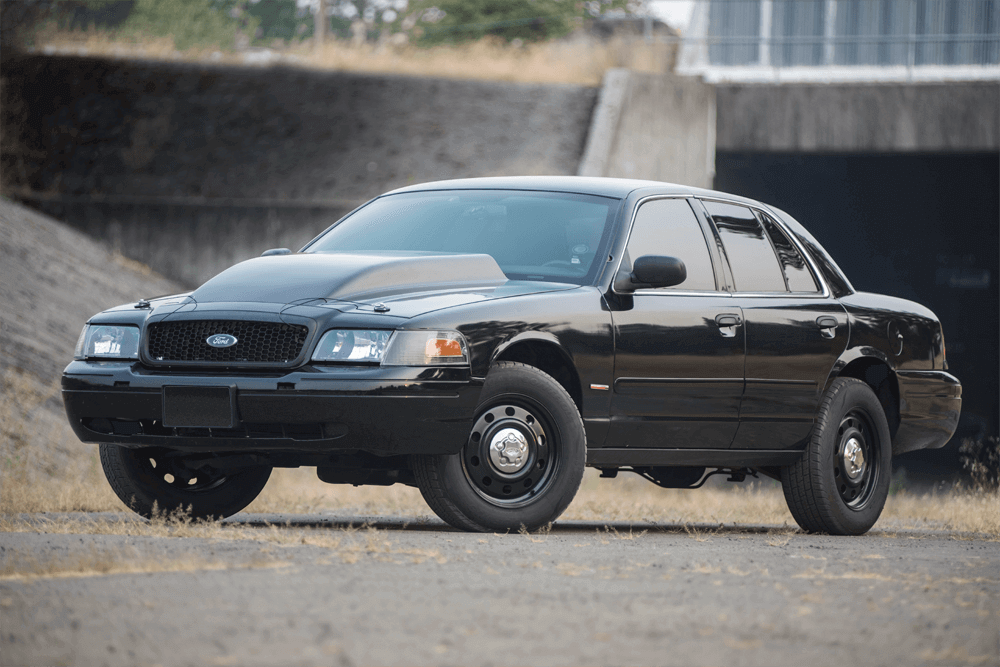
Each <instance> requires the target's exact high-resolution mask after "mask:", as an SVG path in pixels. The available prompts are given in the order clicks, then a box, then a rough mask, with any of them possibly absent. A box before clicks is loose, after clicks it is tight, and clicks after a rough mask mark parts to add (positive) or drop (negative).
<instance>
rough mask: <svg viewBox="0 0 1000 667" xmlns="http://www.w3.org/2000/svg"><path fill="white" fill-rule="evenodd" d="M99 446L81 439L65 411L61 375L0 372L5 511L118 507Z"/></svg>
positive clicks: (0, 472)
mask: <svg viewBox="0 0 1000 667" xmlns="http://www.w3.org/2000/svg"><path fill="white" fill-rule="evenodd" d="M121 507H122V505H121V503H120V502H119V501H118V498H117V496H115V494H114V493H113V492H112V491H111V487H109V486H108V484H107V482H106V481H105V480H104V474H103V472H102V471H101V466H100V461H99V459H98V455H97V446H96V445H84V444H82V443H80V441H79V440H77V437H76V434H75V433H73V431H72V429H70V427H69V424H68V423H67V421H66V416H65V414H63V412H62V399H61V397H60V395H59V384H58V380H53V381H52V382H51V383H49V384H44V383H42V382H41V381H40V380H38V379H37V378H36V377H35V376H33V375H29V374H27V373H22V372H20V371H17V370H14V369H12V368H5V369H3V371H2V373H0V514H7V513H13V512H68V511H113V510H120V509H121Z"/></svg>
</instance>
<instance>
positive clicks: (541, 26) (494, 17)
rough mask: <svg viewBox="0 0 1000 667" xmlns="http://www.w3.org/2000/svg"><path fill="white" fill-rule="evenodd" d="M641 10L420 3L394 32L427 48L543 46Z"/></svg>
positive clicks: (495, 0)
mask: <svg viewBox="0 0 1000 667" xmlns="http://www.w3.org/2000/svg"><path fill="white" fill-rule="evenodd" d="M641 7H642V3H641V2H638V1H637V0H592V1H590V2H579V1H576V0H416V1H415V2H411V3H409V7H408V8H407V9H406V10H405V11H404V12H402V14H401V16H400V17H399V18H398V19H397V21H396V22H395V24H394V27H395V28H397V29H398V30H402V31H404V32H409V33H412V34H413V36H414V37H415V38H416V39H417V41H418V43H421V44H425V45H431V44H439V43H442V42H451V43H458V42H466V41H472V40H477V39H481V38H483V37H485V36H486V35H493V36H496V37H500V38H501V39H504V40H506V41H508V42H510V41H513V40H515V39H520V40H523V41H543V40H547V39H553V38H556V37H562V36H563V35H566V34H567V33H569V32H570V31H572V30H573V29H574V28H575V27H577V26H578V25H580V24H581V23H582V22H583V20H584V19H586V18H596V17H598V16H601V15H606V14H609V13H619V14H623V15H624V14H629V13H636V12H638V11H639V10H640V9H641Z"/></svg>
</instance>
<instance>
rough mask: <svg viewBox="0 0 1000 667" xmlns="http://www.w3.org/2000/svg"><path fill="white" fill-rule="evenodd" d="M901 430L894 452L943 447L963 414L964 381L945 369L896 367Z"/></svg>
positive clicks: (898, 432)
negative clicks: (897, 369)
mask: <svg viewBox="0 0 1000 667" xmlns="http://www.w3.org/2000/svg"><path fill="white" fill-rule="evenodd" d="M896 379H897V380H898V382H899V430H898V431H897V432H896V436H895V437H894V438H893V439H892V453H893V455H896V454H903V453H905V452H912V451H915V450H918V449H937V448H939V447H944V446H945V445H946V444H948V441H949V440H951V436H953V435H955V429H957V428H958V418H959V416H960V415H961V414H962V384H961V383H960V382H959V381H958V378H956V377H955V376H954V375H951V374H949V373H945V372H944V371H896Z"/></svg>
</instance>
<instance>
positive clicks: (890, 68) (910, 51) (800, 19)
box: [678, 0, 1000, 79]
mask: <svg viewBox="0 0 1000 667" xmlns="http://www.w3.org/2000/svg"><path fill="white" fill-rule="evenodd" d="M680 43H681V47H680V48H681V53H680V58H679V64H678V69H679V71H681V72H683V73H689V74H697V73H702V74H714V76H715V77H717V78H732V76H731V73H732V72H735V71H736V70H739V71H740V73H741V74H742V75H743V76H749V77H751V78H752V77H753V76H755V75H757V76H759V75H761V73H766V72H772V73H773V74H774V75H775V76H776V77H780V76H781V75H782V73H781V72H778V70H789V69H792V68H794V69H796V70H798V71H799V73H800V74H802V75H804V76H808V74H807V73H806V72H805V71H804V70H807V69H812V70H817V71H816V72H814V74H813V75H814V76H821V74H822V73H821V72H819V71H818V70H825V71H826V72H827V74H831V75H832V74H839V77H840V78H843V77H849V76H851V72H852V70H853V71H854V74H855V76H857V75H858V74H859V73H860V72H862V71H863V72H864V74H865V76H863V77H861V78H872V79H879V78H883V77H886V76H887V75H888V76H889V78H908V79H915V78H926V77H927V76H928V75H931V76H932V77H933V78H986V79H1000V0H695V2H694V7H693V11H692V18H691V23H690V25H689V26H688V29H687V30H685V31H684V34H683V35H682V36H681V38H680ZM727 70H728V71H729V72H730V75H729V76H727V73H726V72H727ZM754 70H756V73H755V72H754ZM880 70H881V72H880ZM901 72H902V74H901ZM785 74H787V72H786V73H785Z"/></svg>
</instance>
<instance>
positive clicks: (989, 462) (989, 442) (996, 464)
mask: <svg viewBox="0 0 1000 667" xmlns="http://www.w3.org/2000/svg"><path fill="white" fill-rule="evenodd" d="M958 457H959V459H960V460H961V461H962V469H963V470H964V471H965V472H966V474H968V475H969V477H970V479H971V480H972V486H973V488H974V489H976V490H977V491H995V490H996V489H997V488H998V487H1000V439H998V438H997V437H996V436H993V437H990V438H986V439H985V440H972V439H966V440H963V441H962V444H961V445H960V446H959V448H958Z"/></svg>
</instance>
